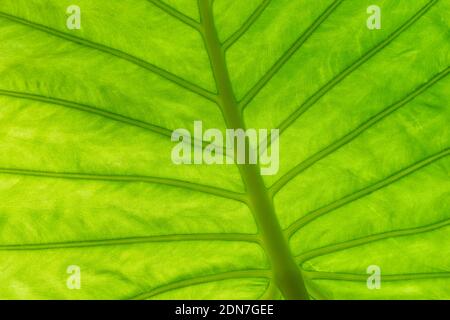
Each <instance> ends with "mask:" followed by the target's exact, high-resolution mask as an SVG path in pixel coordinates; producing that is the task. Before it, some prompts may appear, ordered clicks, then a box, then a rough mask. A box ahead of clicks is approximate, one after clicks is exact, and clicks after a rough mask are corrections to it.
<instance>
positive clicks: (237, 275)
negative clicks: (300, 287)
mask: <svg viewBox="0 0 450 320" xmlns="http://www.w3.org/2000/svg"><path fill="white" fill-rule="evenodd" d="M270 277H271V272H270V271H269V270H242V271H229V272H223V273H218V274H213V275H208V276H199V277H195V278H190V279H185V280H179V281H176V282H173V283H170V284H167V285H163V286H160V287H157V288H155V289H153V290H151V291H149V292H145V293H141V294H139V295H137V296H134V297H132V298H129V299H131V300H145V299H149V298H151V297H153V296H156V295H159V294H162V293H165V292H168V291H172V290H177V289H181V288H186V287H190V286H195V285H199V284H204V283H209V282H217V281H223V280H230V279H247V278H270Z"/></svg>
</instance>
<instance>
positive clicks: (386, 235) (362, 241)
mask: <svg viewBox="0 0 450 320" xmlns="http://www.w3.org/2000/svg"><path fill="white" fill-rule="evenodd" d="M449 225H450V219H446V220H444V221H441V222H437V223H433V224H429V225H427V226H423V227H416V228H409V229H399V230H394V231H388V232H383V233H379V234H374V235H370V236H366V237H362V238H358V239H353V240H349V241H345V242H341V243H338V244H333V245H329V246H326V247H322V248H318V249H315V250H311V251H309V252H306V253H303V254H301V255H298V256H297V259H298V263H299V264H303V263H304V262H306V261H308V260H311V259H315V258H317V257H320V256H324V255H327V254H331V253H335V252H339V251H342V250H347V249H352V248H355V247H358V246H362V245H366V244H370V243H373V242H377V241H381V240H386V239H390V238H397V237H404V236H410V235H417V234H420V233H426V232H431V231H435V230H438V229H441V228H444V227H447V226H449Z"/></svg>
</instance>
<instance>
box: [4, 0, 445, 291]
mask: <svg viewBox="0 0 450 320" xmlns="http://www.w3.org/2000/svg"><path fill="white" fill-rule="evenodd" d="M72 2H73V1H67V0H43V1H28V0H0V75H1V76H0V154H1V156H0V270H1V273H0V298H3V299H279V298H284V299H308V298H314V299H429V298H431V299H450V289H449V288H450V236H449V234H450V233H449V231H450V210H449V209H450V201H449V200H450V179H449V172H450V158H449V155H450V148H449V146H450V131H449V130H450V129H449V126H448V123H449V122H450V109H449V108H450V105H449V99H448V97H449V96H448V93H449V92H450V82H449V78H448V73H449V70H450V69H449V61H450V51H449V48H450V41H449V40H450V29H449V22H448V21H449V20H448V18H447V17H448V15H449V13H450V3H449V2H448V1H445V0H417V1H409V0H399V1H389V0H380V1H377V5H379V6H380V7H381V8H382V28H381V29H380V30H369V29H367V28H366V19H367V17H368V15H367V12H366V9H367V7H368V6H370V5H371V4H372V2H373V1H369V0H351V1H350V0H316V1H310V0H249V1H238V0H231V1H230V0H215V1H210V0H198V1H197V0H165V1H162V0H108V1H105V0H77V1H76V2H77V5H78V6H79V7H80V8H81V14H82V15H81V19H82V20H81V21H82V28H81V30H68V29H67V28H66V24H65V21H66V18H67V15H66V8H67V7H68V6H69V5H71V4H72ZM195 120H201V121H203V125H204V127H205V128H218V129H221V130H225V129H226V128H279V129H280V131H281V136H280V138H279V139H280V150H281V151H280V170H279V172H278V173H277V174H276V175H274V176H264V177H263V176H261V175H260V174H259V170H258V167H257V166H253V165H181V166H180V165H175V164H173V163H172V161H171V159H170V155H171V149H172V147H173V145H174V143H173V142H171V140H170V135H171V133H172V131H173V130H175V129H177V128H187V129H189V130H191V129H192V127H193V122H194V121H195ZM70 265H77V266H79V267H80V270H81V288H80V290H70V289H69V288H68V287H67V284H66V279H67V277H69V274H67V272H66V270H67V267H68V266H70ZM370 265H377V266H379V267H380V268H381V271H382V276H381V281H382V282H381V283H382V284H381V288H380V289H378V290H369V289H368V287H367V284H366V280H367V277H368V275H367V273H366V270H367V267H368V266H370Z"/></svg>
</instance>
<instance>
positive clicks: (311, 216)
mask: <svg viewBox="0 0 450 320" xmlns="http://www.w3.org/2000/svg"><path fill="white" fill-rule="evenodd" d="M448 155H450V148H447V149H444V150H443V151H441V152H438V153H436V154H434V155H432V156H430V157H428V158H426V159H424V160H421V161H419V162H417V163H415V164H413V165H411V166H409V167H407V168H405V169H402V170H400V171H398V172H397V173H395V174H393V175H391V176H389V177H386V178H384V179H382V180H380V181H378V182H376V183H374V184H372V185H370V186H368V187H366V188H363V189H360V190H359V191H357V192H355V193H352V194H349V195H347V196H345V197H343V198H341V199H339V200H336V201H334V202H332V203H330V204H328V205H326V206H324V207H322V208H320V209H316V210H314V211H312V212H310V213H308V214H306V215H305V216H303V217H302V218H300V219H298V220H297V221H295V222H294V223H292V224H291V225H290V226H289V227H288V228H287V229H286V230H285V232H286V234H287V235H288V238H290V237H292V235H293V234H294V233H295V232H297V231H298V230H299V229H301V228H303V227H304V226H305V225H307V224H308V223H310V222H311V221H313V220H315V219H317V218H319V217H321V216H323V215H325V214H327V213H329V212H332V211H334V210H336V209H338V208H340V207H343V206H345V205H347V204H349V203H351V202H353V201H356V200H358V199H361V198H363V197H365V196H366V195H369V194H371V193H373V192H375V191H378V190H380V189H382V188H384V187H386V186H388V185H390V184H392V183H394V182H396V181H398V180H400V179H402V178H404V177H406V176H408V175H410V174H412V173H414V172H416V171H418V170H420V169H422V168H425V167H426V166H428V165H430V164H432V163H434V162H436V161H438V160H439V159H441V158H444V157H446V156H448Z"/></svg>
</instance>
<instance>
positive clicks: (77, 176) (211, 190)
mask: <svg viewBox="0 0 450 320" xmlns="http://www.w3.org/2000/svg"><path fill="white" fill-rule="evenodd" d="M0 174H11V175H23V176H35V177H46V178H55V179H74V180H98V181H111V182H143V183H154V184H162V185H167V186H171V187H177V188H182V189H187V190H192V191H197V192H202V193H206V194H211V195H215V196H218V197H222V198H227V199H230V200H235V201H239V202H243V203H247V197H246V196H245V195H244V194H241V193H237V192H233V191H229V190H225V189H221V188H216V187H212V186H207V185H201V184H197V183H193V182H188V181H182V180H176V179H170V178H160V177H149V176H132V175H99V174H90V173H68V172H48V171H36V170H26V169H9V168H0Z"/></svg>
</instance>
